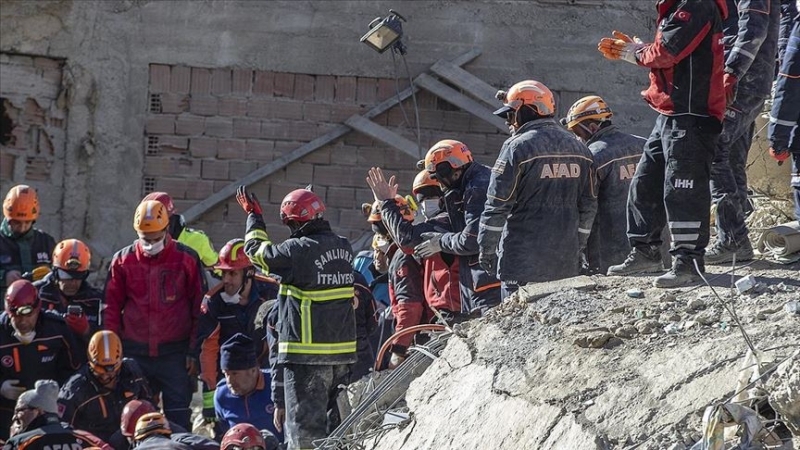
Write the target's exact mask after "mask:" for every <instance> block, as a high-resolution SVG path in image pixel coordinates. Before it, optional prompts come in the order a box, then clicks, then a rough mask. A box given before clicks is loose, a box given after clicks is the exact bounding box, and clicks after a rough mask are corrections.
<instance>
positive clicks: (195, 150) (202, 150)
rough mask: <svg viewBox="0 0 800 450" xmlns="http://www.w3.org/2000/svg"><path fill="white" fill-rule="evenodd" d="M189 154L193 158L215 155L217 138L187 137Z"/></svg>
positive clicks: (212, 156)
mask: <svg viewBox="0 0 800 450" xmlns="http://www.w3.org/2000/svg"><path fill="white" fill-rule="evenodd" d="M189 154H191V155H192V157H193V158H214V157H216V156H217V140H216V139H214V138H207V137H193V138H191V139H189Z"/></svg>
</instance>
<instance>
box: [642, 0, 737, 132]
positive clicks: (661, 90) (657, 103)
mask: <svg viewBox="0 0 800 450" xmlns="http://www.w3.org/2000/svg"><path fill="white" fill-rule="evenodd" d="M656 9H657V11H658V25H657V26H658V30H657V31H656V36H655V39H654V41H653V43H652V44H647V45H646V46H644V48H642V49H640V50H639V51H638V52H637V53H636V61H637V62H638V64H639V65H640V66H644V67H648V68H650V87H649V88H648V89H647V90H646V91H643V92H642V96H643V97H644V99H645V101H647V103H649V104H650V106H651V107H652V108H653V109H655V110H656V111H658V112H660V113H661V114H664V115H667V116H678V115H684V114H690V115H694V116H711V117H715V118H717V119H719V120H720V121H722V117H723V114H724V113H725V90H724V88H723V85H722V75H723V73H722V72H723V69H724V62H725V55H724V49H723V46H722V36H723V34H722V19H724V18H725V17H727V15H728V7H727V5H726V3H725V0H714V1H712V0H682V1H678V0H659V1H658V2H657V5H656Z"/></svg>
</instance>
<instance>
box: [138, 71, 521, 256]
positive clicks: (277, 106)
mask: <svg viewBox="0 0 800 450" xmlns="http://www.w3.org/2000/svg"><path fill="white" fill-rule="evenodd" d="M407 85H408V84H407V81H406V82H405V83H404V82H402V81H401V82H400V83H399V89H400V90H402V89H405V88H406V87H407ZM394 95H396V87H395V81H394V80H393V79H379V78H363V77H354V76H331V75H305V74H294V73H279V72H270V71H262V70H250V69H243V68H224V69H219V68H217V69H207V68H200V67H191V68H190V67H184V66H169V65H161V64H152V65H151V66H150V87H149V96H150V98H149V111H148V115H147V121H146V125H145V133H144V142H143V149H144V153H145V164H144V179H143V183H142V187H143V189H142V191H143V192H142V195H145V194H146V193H148V192H150V191H152V190H163V191H166V192H168V193H169V194H170V195H172V197H173V198H174V200H175V204H176V206H177V208H178V209H179V210H184V211H185V210H186V209H188V208H189V207H190V206H192V205H194V204H195V203H197V202H199V201H201V200H203V199H204V198H206V197H208V196H209V195H211V194H213V193H214V192H216V191H218V190H220V189H221V188H222V187H223V186H225V185H227V184H229V183H231V182H233V181H235V180H237V179H239V178H241V177H243V176H245V175H247V174H248V173H250V172H252V171H253V170H255V169H256V168H258V167H259V166H260V165H263V164H267V163H269V162H270V161H272V160H274V159H275V158H278V157H280V156H281V155H283V154H284V153H287V152H290V151H292V150H293V149H295V148H297V147H299V146H301V145H302V144H304V143H307V142H309V141H311V140H313V139H315V138H317V137H318V136H320V135H322V134H324V133H325V132H327V131H328V130H330V129H331V128H332V127H335V126H336V125H338V124H341V123H342V122H343V121H345V120H346V119H347V118H348V117H350V116H351V115H353V114H357V113H362V112H365V111H367V110H368V109H370V108H371V107H372V106H374V105H375V104H376V103H378V102H380V101H382V100H385V99H387V98H389V97H391V96H394ZM417 104H418V107H419V115H420V128H421V133H420V134H421V140H420V142H421V146H422V147H423V151H424V150H426V149H427V148H428V147H429V146H430V145H431V144H433V143H434V142H435V141H437V140H439V139H445V138H455V139H460V140H462V141H464V142H465V143H466V144H467V145H468V146H469V147H470V148H471V149H472V151H473V152H474V153H475V155H476V158H477V159H478V160H479V161H481V162H484V163H486V164H492V163H493V162H494V159H495V157H496V155H497V152H498V150H499V148H500V146H501V144H502V143H503V141H504V140H505V139H506V137H507V136H506V135H505V134H501V133H499V132H498V131H497V130H496V129H495V128H494V127H492V126H490V125H488V124H486V123H484V122H483V121H481V120H479V119H477V118H475V117H472V116H470V115H469V114H467V113H465V112H462V111H460V110H458V109H457V108H456V107H454V106H452V105H450V104H449V103H447V102H445V101H443V100H441V99H438V98H436V97H435V96H433V95H431V94H429V93H427V92H424V91H423V92H420V93H418V94H417ZM404 112H405V114H404ZM374 121H375V122H376V123H378V124H380V125H383V126H386V127H387V128H390V129H392V130H393V131H395V132H397V133H399V134H401V135H403V136H405V137H406V138H408V139H411V140H412V141H416V137H415V133H414V131H412V130H415V129H416V126H415V125H414V109H413V104H412V101H411V99H409V100H407V101H405V102H404V103H403V105H402V108H401V107H399V106H397V107H394V108H392V109H390V110H389V111H387V112H386V113H384V114H382V115H381V116H378V117H376V118H375V119H374ZM415 162H416V160H415V159H414V158H411V157H409V156H407V155H405V154H404V153H402V152H400V151H399V150H395V149H394V148H390V147H387V146H384V145H383V144H381V143H376V142H374V141H373V140H372V139H371V138H369V137H367V136H364V135H362V134H359V133H358V132H356V131H353V132H350V133H348V134H347V135H345V136H344V137H342V138H340V139H338V140H337V141H334V142H332V143H331V144H329V145H327V146H325V147H322V148H320V149H318V150H316V151H315V152H313V153H311V154H310V155H308V156H306V157H304V158H302V159H301V160H299V161H296V162H294V163H292V164H290V165H289V166H287V167H286V168H285V169H283V170H281V171H279V172H277V173H274V174H272V175H271V176H269V177H267V178H266V179H264V180H262V181H261V182H259V183H256V185H254V186H252V190H253V191H255V192H256V194H257V195H258V197H259V199H260V200H261V202H262V205H263V206H264V209H265V214H264V215H265V218H266V219H267V222H268V223H269V225H268V226H269V231H270V234H271V235H272V237H273V238H274V239H276V240H280V239H284V238H285V237H286V236H287V235H288V233H287V231H286V228H285V227H284V226H283V225H281V224H280V221H279V219H278V206H279V205H280V201H281V199H282V198H283V197H284V195H286V194H287V193H288V192H289V191H291V190H293V189H297V188H301V187H304V186H306V185H307V184H313V185H314V191H315V192H316V193H318V194H319V195H320V196H321V197H322V198H323V199H324V200H325V202H326V205H327V207H328V210H327V212H326V216H327V218H328V219H329V220H330V221H331V223H332V225H333V227H334V229H335V230H336V231H337V232H339V233H340V234H342V235H345V236H348V237H349V238H351V239H352V240H356V239H358V238H359V237H362V236H363V235H364V234H365V233H366V232H367V231H368V230H369V228H368V227H367V226H366V222H365V220H364V218H363V216H362V215H361V212H360V205H361V203H362V202H368V201H371V200H372V194H371V192H370V191H369V188H368V187H367V185H366V183H365V181H364V179H365V178H366V172H367V170H368V169H369V168H370V167H372V166H380V167H382V168H384V169H386V170H387V171H388V172H390V173H391V174H395V175H397V176H398V180H399V183H400V186H401V190H402V191H403V193H404V194H405V193H408V192H410V187H411V181H412V179H413V177H414V175H415V174H416V173H417V170H416V169H415ZM244 220H245V215H244V213H242V212H241V210H240V209H239V206H238V205H237V204H236V201H235V199H233V198H231V199H229V200H228V201H227V202H224V203H221V204H219V205H217V206H216V207H214V208H212V209H211V210H209V211H208V212H206V213H205V214H204V215H203V216H202V217H201V218H200V219H199V220H198V221H196V222H195V223H193V224H192V226H193V227H195V228H200V229H203V230H205V231H206V233H208V234H209V235H210V236H211V238H212V240H213V241H214V243H215V245H216V246H217V247H218V248H219V247H221V246H222V245H223V244H224V242H226V241H227V240H229V239H232V238H235V237H241V236H242V235H243V233H244Z"/></svg>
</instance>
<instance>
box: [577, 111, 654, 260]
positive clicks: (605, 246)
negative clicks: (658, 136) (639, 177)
mask: <svg viewBox="0 0 800 450" xmlns="http://www.w3.org/2000/svg"><path fill="white" fill-rule="evenodd" d="M644 143H645V139H643V138H640V137H636V136H632V135H630V134H627V133H623V132H622V131H620V130H619V129H618V128H617V127H616V126H615V125H611V126H607V127H606V128H602V129H601V130H600V131H598V132H597V133H595V135H594V136H592V138H591V139H589V142H588V143H587V145H588V147H589V151H591V152H592V157H593V158H594V163H595V168H596V169H595V179H596V181H597V188H596V192H597V214H596V215H595V216H594V225H592V233H591V234H590V235H589V243H588V245H587V248H586V253H587V255H586V256H587V257H588V259H589V268H590V269H591V270H593V271H597V272H599V273H606V270H607V269H608V266H610V265H612V264H618V263H619V262H620V261H624V260H625V257H626V256H627V255H628V253H630V251H631V245H630V243H629V241H628V235H627V231H628V226H627V220H626V217H627V202H628V188H629V187H630V185H631V180H632V179H633V174H634V173H635V172H636V165H637V164H638V163H639V159H640V158H641V156H642V149H643V148H644Z"/></svg>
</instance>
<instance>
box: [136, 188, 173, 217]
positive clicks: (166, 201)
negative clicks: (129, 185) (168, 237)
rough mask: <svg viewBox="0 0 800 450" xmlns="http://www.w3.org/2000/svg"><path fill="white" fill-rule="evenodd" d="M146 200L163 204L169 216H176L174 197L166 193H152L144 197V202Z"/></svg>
mask: <svg viewBox="0 0 800 450" xmlns="http://www.w3.org/2000/svg"><path fill="white" fill-rule="evenodd" d="M145 200H155V201H157V202H161V204H162V205H164V207H166V208H167V214H169V215H170V216H171V215H173V214H175V203H172V197H170V196H169V194H167V193H166V192H158V191H156V192H151V193H149V194H147V195H145V196H144V198H143V199H142V201H145Z"/></svg>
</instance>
